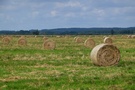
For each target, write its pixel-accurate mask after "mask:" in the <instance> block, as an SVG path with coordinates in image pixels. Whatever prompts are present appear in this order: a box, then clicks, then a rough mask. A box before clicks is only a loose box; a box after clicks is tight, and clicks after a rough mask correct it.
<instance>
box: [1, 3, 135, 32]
mask: <svg viewBox="0 0 135 90" xmlns="http://www.w3.org/2000/svg"><path fill="white" fill-rule="evenodd" d="M133 26H135V0H0V30H30V29H39V30H40V29H54V28H73V27H78V28H91V27H133Z"/></svg>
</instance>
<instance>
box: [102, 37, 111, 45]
mask: <svg viewBox="0 0 135 90" xmlns="http://www.w3.org/2000/svg"><path fill="white" fill-rule="evenodd" d="M112 42H113V41H112V39H111V38H110V37H105V38H104V43H109V44H112Z"/></svg>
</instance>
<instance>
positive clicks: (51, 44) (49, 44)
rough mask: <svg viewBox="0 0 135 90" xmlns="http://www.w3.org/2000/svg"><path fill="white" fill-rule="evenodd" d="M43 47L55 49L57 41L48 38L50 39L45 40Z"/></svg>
mask: <svg viewBox="0 0 135 90" xmlns="http://www.w3.org/2000/svg"><path fill="white" fill-rule="evenodd" d="M43 47H44V49H48V50H53V49H55V47H56V43H55V42H54V41H52V40H49V39H48V40H46V41H44V43H43Z"/></svg>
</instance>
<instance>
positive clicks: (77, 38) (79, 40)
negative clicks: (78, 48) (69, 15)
mask: <svg viewBox="0 0 135 90" xmlns="http://www.w3.org/2000/svg"><path fill="white" fill-rule="evenodd" d="M75 42H77V43H82V42H83V39H82V38H80V37H76V38H75Z"/></svg>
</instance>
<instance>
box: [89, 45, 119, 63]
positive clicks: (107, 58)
mask: <svg viewBox="0 0 135 90" xmlns="http://www.w3.org/2000/svg"><path fill="white" fill-rule="evenodd" d="M90 58H91V60H92V62H93V63H94V64H95V65H98V66H111V65H116V64H118V62H119V60H120V51H119V50H118V49H117V47H116V46H114V45H112V44H100V45H97V46H96V47H94V48H93V50H92V51H91V54H90Z"/></svg>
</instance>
